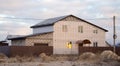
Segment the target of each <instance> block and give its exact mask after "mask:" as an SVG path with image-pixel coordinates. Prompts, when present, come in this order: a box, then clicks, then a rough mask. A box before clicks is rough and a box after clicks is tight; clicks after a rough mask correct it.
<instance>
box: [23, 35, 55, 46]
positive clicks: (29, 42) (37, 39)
mask: <svg viewBox="0 0 120 66" xmlns="http://www.w3.org/2000/svg"><path fill="white" fill-rule="evenodd" d="M34 43H48V44H49V46H53V33H46V34H41V35H37V36H31V37H27V38H26V40H25V45H26V46H34Z"/></svg>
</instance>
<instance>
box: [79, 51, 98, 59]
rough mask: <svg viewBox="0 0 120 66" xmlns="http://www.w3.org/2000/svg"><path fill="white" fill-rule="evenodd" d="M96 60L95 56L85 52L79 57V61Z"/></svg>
mask: <svg viewBox="0 0 120 66" xmlns="http://www.w3.org/2000/svg"><path fill="white" fill-rule="evenodd" d="M94 59H96V54H94V53H92V52H85V53H83V54H81V55H80V56H79V60H94Z"/></svg>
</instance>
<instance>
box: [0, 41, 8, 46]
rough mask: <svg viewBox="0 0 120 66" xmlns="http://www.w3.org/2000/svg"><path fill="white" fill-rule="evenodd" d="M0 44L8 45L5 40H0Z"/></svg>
mask: <svg viewBox="0 0 120 66" xmlns="http://www.w3.org/2000/svg"><path fill="white" fill-rule="evenodd" d="M0 46H8V43H7V42H6V41H0Z"/></svg>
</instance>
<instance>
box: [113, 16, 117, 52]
mask: <svg viewBox="0 0 120 66" xmlns="http://www.w3.org/2000/svg"><path fill="white" fill-rule="evenodd" d="M116 38H117V35H116V27H115V16H113V45H114V47H113V52H114V53H115V52H116V47H115V43H116Z"/></svg>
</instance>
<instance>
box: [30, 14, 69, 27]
mask: <svg viewBox="0 0 120 66" xmlns="http://www.w3.org/2000/svg"><path fill="white" fill-rule="evenodd" d="M68 16H70V15H66V16H60V17H55V18H49V19H46V20H44V21H42V22H40V23H38V24H36V25H33V26H31V28H36V27H42V26H47V25H53V24H54V23H55V22H57V21H60V20H62V19H64V18H66V17H68Z"/></svg>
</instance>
